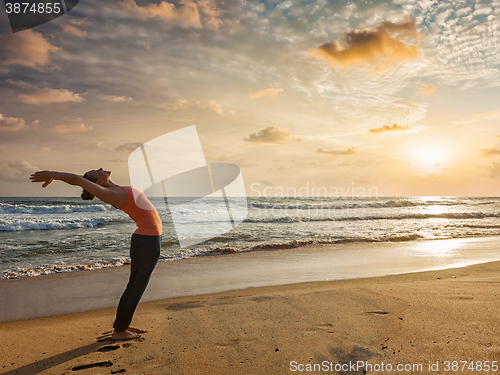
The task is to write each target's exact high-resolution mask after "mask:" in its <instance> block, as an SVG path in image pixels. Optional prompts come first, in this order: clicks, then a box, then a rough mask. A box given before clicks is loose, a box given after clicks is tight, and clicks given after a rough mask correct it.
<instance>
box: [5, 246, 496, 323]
mask: <svg viewBox="0 0 500 375" xmlns="http://www.w3.org/2000/svg"><path fill="white" fill-rule="evenodd" d="M498 248H500V237H484V238H474V239H470V238H469V239H445V240H427V241H415V242H404V243H369V244H367V243H362V244H358V243H350V244H335V245H310V246H304V247H299V248H292V249H283V250H278V251H269V252H267V251H253V252H244V253H237V254H224V255H218V256H215V257H193V258H187V259H183V260H179V261H175V262H162V263H159V264H158V266H157V268H156V270H155V271H154V273H153V276H152V279H151V281H150V284H149V286H148V288H147V290H146V292H145V294H144V296H143V298H142V300H141V303H144V302H149V301H158V300H163V299H167V298H175V297H182V296H193V295H205V294H211V293H217V292H225V291H230V290H242V289H247V288H252V287H262V286H276V285H287V284H296V283H302V282H312V281H328V280H342V279H357V278H369V277H376V276H385V275H391V274H406V273H411V272H419V271H426V270H433V269H434V270H436V269H446V268H456V267H462V266H466V265H470V264H475V263H485V262H491V261H496V260H500V253H499V252H498ZM478 251H483V252H484V254H483V255H482V257H480V256H478ZM128 273H129V266H123V267H113V268H106V269H100V270H92V271H82V272H70V273H61V274H49V275H44V276H37V277H34V278H20V279H10V280H9V279H6V280H0V294H2V296H3V300H4V302H5V303H3V304H2V306H1V307H0V322H8V321H14V320H23V319H30V318H37V317H47V316H54V315H61V314H69V313H77V312H84V311H92V310H99V309H104V308H109V307H116V304H117V303H118V300H119V298H120V296H121V294H122V292H123V290H124V289H125V286H126V283H127V281H128Z"/></svg>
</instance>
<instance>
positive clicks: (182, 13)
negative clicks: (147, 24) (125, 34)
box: [121, 0, 202, 28]
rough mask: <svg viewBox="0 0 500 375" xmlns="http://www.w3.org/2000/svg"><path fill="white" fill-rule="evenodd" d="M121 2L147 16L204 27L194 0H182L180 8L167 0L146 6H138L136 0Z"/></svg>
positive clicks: (126, 7)
mask: <svg viewBox="0 0 500 375" xmlns="http://www.w3.org/2000/svg"><path fill="white" fill-rule="evenodd" d="M121 4H122V6H123V7H124V8H125V9H127V10H129V11H132V12H135V13H139V14H141V15H143V16H145V17H155V18H160V19H163V20H167V21H170V20H177V21H182V22H185V23H187V24H189V25H191V26H194V27H198V28H200V27H202V26H201V22H200V12H199V9H198V6H197V4H196V3H195V2H194V1H192V0H181V4H182V6H181V7H179V8H176V7H175V5H174V4H172V3H169V2H166V1H162V2H160V3H159V4H149V5H147V6H144V7H142V6H138V5H137V4H136V3H135V1H134V0H124V1H123V2H122V3H121Z"/></svg>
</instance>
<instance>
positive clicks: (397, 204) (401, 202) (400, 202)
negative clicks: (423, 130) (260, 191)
mask: <svg viewBox="0 0 500 375" xmlns="http://www.w3.org/2000/svg"><path fill="white" fill-rule="evenodd" d="M317 199H318V200H319V202H317V203H316V202H312V203H309V202H300V201H298V200H297V203H293V202H275V203H274V202H251V203H250V204H249V205H250V206H251V207H252V208H255V209H270V210H315V209H323V210H344V209H357V208H361V209H364V208H403V207H419V206H422V207H428V206H460V205H467V206H471V205H498V204H500V201H495V200H488V201H481V200H455V199H450V200H446V199H441V200H438V199H436V200H410V199H390V200H387V201H382V202H373V201H367V202H363V201H361V200H360V201H358V202H345V200H338V201H321V198H317Z"/></svg>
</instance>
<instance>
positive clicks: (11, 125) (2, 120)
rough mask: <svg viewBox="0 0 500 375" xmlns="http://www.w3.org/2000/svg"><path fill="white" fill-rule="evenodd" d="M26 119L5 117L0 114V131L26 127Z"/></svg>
mask: <svg viewBox="0 0 500 375" xmlns="http://www.w3.org/2000/svg"><path fill="white" fill-rule="evenodd" d="M25 125H26V124H25V122H24V119H22V118H16V117H5V116H4V115H2V114H0V132H17V131H19V130H21V129H22V128H24V126H25Z"/></svg>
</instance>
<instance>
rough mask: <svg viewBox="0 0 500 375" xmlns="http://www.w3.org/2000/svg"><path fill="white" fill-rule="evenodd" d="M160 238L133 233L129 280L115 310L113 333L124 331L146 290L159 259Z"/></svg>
mask: <svg viewBox="0 0 500 375" xmlns="http://www.w3.org/2000/svg"><path fill="white" fill-rule="evenodd" d="M160 248H161V236H146V235H141V234H136V233H134V234H133V235H132V240H131V243H130V258H131V263H130V278H129V281H128V284H127V289H125V292H123V295H122V297H121V298H120V303H119V304H118V309H117V310H116V320H115V322H114V324H113V328H114V329H115V332H121V331H125V330H126V329H127V328H128V326H129V325H130V322H131V321H132V316H133V315H134V311H135V309H136V307H137V305H138V304H139V301H140V299H141V297H142V294H143V293H144V291H145V290H146V287H147V285H148V282H149V279H150V278H151V273H152V272H153V270H154V268H155V267H156V264H157V263H158V259H159V257H160Z"/></svg>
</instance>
